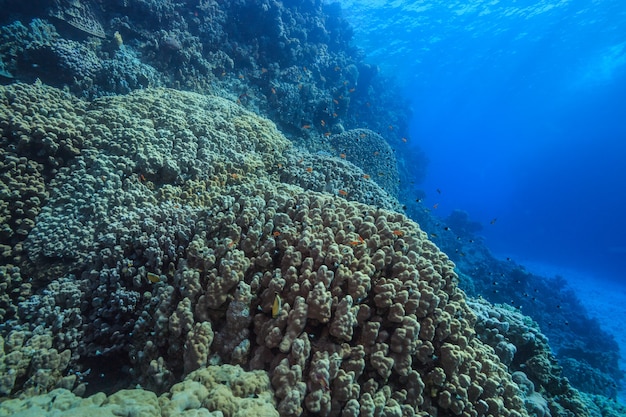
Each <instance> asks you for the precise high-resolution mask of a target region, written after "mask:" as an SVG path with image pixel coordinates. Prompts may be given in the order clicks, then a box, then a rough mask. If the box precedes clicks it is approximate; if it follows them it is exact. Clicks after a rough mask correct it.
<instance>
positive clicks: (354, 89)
mask: <svg viewBox="0 0 626 417" xmlns="http://www.w3.org/2000/svg"><path fill="white" fill-rule="evenodd" d="M355 91H356V88H354V87H352V88H351V89H349V90H348V93H354V92H355Z"/></svg>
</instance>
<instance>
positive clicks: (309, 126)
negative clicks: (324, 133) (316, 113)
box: [302, 125, 311, 129]
mask: <svg viewBox="0 0 626 417" xmlns="http://www.w3.org/2000/svg"><path fill="white" fill-rule="evenodd" d="M310 128H311V125H302V129H310Z"/></svg>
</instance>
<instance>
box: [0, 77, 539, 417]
mask: <svg viewBox="0 0 626 417" xmlns="http://www.w3.org/2000/svg"><path fill="white" fill-rule="evenodd" d="M1 91H2V94H1V95H0V104H1V109H2V110H1V111H2V112H3V117H2V120H3V122H2V125H1V126H2V140H3V142H4V143H5V144H6V145H7V146H11V147H12V148H11V149H13V152H14V153H15V154H16V156H17V157H22V156H24V157H31V158H33V159H34V160H36V161H37V162H38V163H41V164H42V165H43V167H42V168H43V171H42V172H45V173H46V175H45V177H44V183H45V189H46V191H47V192H48V193H49V197H48V199H47V201H46V204H45V205H44V206H43V207H42V209H41V212H40V213H39V214H38V216H37V217H36V221H35V224H34V226H33V227H32V228H31V229H30V230H29V233H28V235H27V236H26V237H25V240H24V247H25V251H26V254H27V255H25V256H22V257H20V258H18V259H13V261H14V262H15V263H16V264H17V265H18V266H19V267H20V270H21V271H22V275H24V271H28V274H29V276H32V277H33V282H32V288H31V290H30V291H31V293H32V295H28V296H27V297H26V299H25V300H24V301H23V302H19V303H18V313H17V317H16V318H15V320H14V321H13V322H12V323H11V326H12V327H14V328H23V329H24V330H25V331H33V330H34V328H35V326H39V329H41V328H43V329H53V330H54V334H55V335H58V336H55V338H54V340H53V341H52V345H51V346H50V345H46V348H47V349H56V350H57V351H62V352H68V351H69V353H63V355H65V356H64V358H67V357H69V364H68V368H67V371H65V372H66V373H74V376H75V379H76V385H77V388H80V387H81V385H80V383H81V382H83V381H85V382H95V378H96V376H97V377H100V376H101V377H103V378H104V380H98V382H99V383H100V384H101V385H106V383H108V384H109V386H110V385H113V383H114V381H107V378H112V377H113V373H112V372H113V370H112V369H111V366H110V364H111V363H116V364H120V366H119V368H120V369H122V370H123V369H126V372H125V376H124V378H126V380H125V382H126V383H127V386H130V385H132V384H137V383H141V384H142V385H143V386H145V387H148V388H151V389H154V390H157V391H159V392H167V391H168V390H174V391H171V393H172V396H171V397H169V398H171V400H172V401H174V397H175V395H176V394H175V392H177V391H176V390H177V389H178V388H176V387H177V386H178V385H177V384H178V383H180V381H181V380H183V378H184V377H185V376H186V375H189V376H191V375H194V372H202V370H203V369H204V367H206V366H210V365H212V364H237V365H240V366H242V367H244V368H245V369H246V370H258V371H262V373H264V372H269V375H271V377H270V381H271V386H272V388H273V390H274V399H275V401H276V404H277V410H278V412H279V413H280V415H281V416H301V415H321V416H331V415H339V414H342V415H345V416H357V415H361V416H379V415H387V416H391V415H393V416H413V415H420V416H426V415H463V416H479V415H485V416H486V415H494V416H495V415H499V416H525V415H527V414H526V411H525V409H524V406H523V402H522V399H521V397H520V396H519V390H518V386H517V385H516V384H514V383H513V382H512V380H511V376H510V375H509V373H508V371H507V369H506V367H505V366H504V365H503V364H502V363H501V362H500V360H499V358H498V357H497V356H496V355H495V354H494V352H493V350H492V349H491V348H490V347H488V346H487V345H485V344H483V343H482V342H481V341H480V340H479V339H478V338H477V337H476V336H475V333H474V329H473V324H474V321H475V316H474V314H473V313H472V311H471V310H470V309H469V307H468V306H467V304H466V302H465V296H464V294H463V293H462V292H461V291H460V290H459V289H458V288H457V276H456V274H455V272H454V270H453V268H454V265H453V264H452V263H451V262H450V261H449V259H448V258H447V257H446V255H444V254H443V253H441V252H440V251H439V250H438V249H437V247H436V246H435V245H434V244H432V243H431V242H430V241H429V240H428V239H427V236H426V234H425V233H424V232H422V231H421V230H420V228H419V226H418V225H417V224H415V223H414V222H412V221H411V220H409V219H408V218H406V217H405V216H404V215H402V214H399V213H396V212H393V211H389V210H386V209H383V208H378V207H375V206H372V205H367V204H364V203H361V202H356V201H349V200H348V199H347V198H345V197H347V196H345V195H335V194H331V193H320V192H314V191H310V190H305V189H303V188H301V187H300V186H297V185H293V184H288V183H285V182H281V180H282V181H289V179H290V177H289V176H288V175H287V176H285V175H281V169H283V168H285V169H287V168H288V169H290V170H291V169H293V167H292V166H290V165H291V164H294V163H295V164H297V163H298V162H297V161H295V162H292V161H293V160H294V158H293V157H292V155H293V152H294V151H293V149H291V148H290V146H289V142H288V141H287V140H286V139H285V138H284V137H283V136H282V135H281V134H280V133H279V132H278V131H277V130H276V128H275V126H274V125H273V124H272V123H271V122H268V121H267V120H263V119H261V118H259V117H257V116H255V115H253V114H252V113H249V112H247V111H245V110H243V109H241V108H240V107H239V106H238V105H236V104H235V103H231V102H229V101H226V100H224V99H220V98H216V97H204V96H199V95H196V94H192V93H184V92H178V91H173V90H166V89H156V90H151V89H148V90H144V91H138V92H135V93H133V94H131V95H128V96H123V97H111V98H102V99H98V100H96V101H94V102H91V103H85V102H76V101H72V99H69V98H68V97H66V96H64V95H63V94H62V93H60V92H58V91H57V90H53V89H51V88H48V87H44V86H42V85H33V86H27V85H23V84H18V85H13V86H8V87H2V90H1ZM50 109H54V111H51V110H50ZM59 109H62V110H59ZM68 121H71V125H67V127H66V129H64V130H62V131H61V132H59V131H57V130H56V129H57V128H58V127H59V126H60V124H61V123H66V124H67V123H70V122H68ZM33 132H39V133H37V134H36V135H35V134H33ZM52 133H54V134H52ZM41 142H45V143H47V144H48V146H47V147H45V148H43V149H40V151H37V148H38V144H39V143H41ZM69 145H72V146H71V147H70V146H69ZM62 149H65V151H63V152H61V150H62ZM281 167H283V168H281ZM341 167H342V169H343V170H346V171H350V170H352V171H354V173H355V176H356V177H358V176H359V175H362V174H361V172H362V171H360V170H359V169H358V168H356V167H354V166H352V165H351V164H349V163H347V162H345V163H342V165H341ZM319 169H320V170H322V169H324V166H323V165H321V164H320V165H319ZM353 186H354V187H357V186H358V184H357V183H356V182H355V183H354V185H353ZM368 187H373V185H372V184H368ZM355 194H357V195H358V193H357V192H355ZM377 195H383V191H382V190H380V191H377ZM70 282H74V283H75V284H74V285H69V283H70ZM8 285H12V284H10V283H9V284H8ZM63 288H69V289H68V290H67V291H60V289H63ZM9 290H13V288H10V289H9ZM57 294H58V296H56V297H55V295H57ZM4 302H12V301H11V300H5V301H4ZM77 315H78V317H77ZM6 330H7V329H6V327H4V328H3V332H6ZM3 335H4V333H3ZM64 365H65V363H64ZM59 368H60V369H61V370H63V369H65V367H57V368H55V369H59ZM87 368H89V369H91V372H92V374H93V375H94V376H92V377H89V376H87V375H86V373H85V371H86V370H87ZM9 371H10V369H7V368H3V369H1V370H0V372H1V373H3V375H6V374H7V373H8V372H9ZM63 376H64V375H59V372H51V373H49V374H48V375H47V378H48V379H47V381H46V384H45V387H46V390H47V389H52V388H54V387H55V386H64V387H67V385H68V380H67V379H65V380H61V378H62V377H63ZM55 378H56V379H55ZM198 378H200V377H198ZM202 378H204V377H202ZM202 378H200V379H194V380H195V381H196V382H200V384H198V383H189V382H188V385H190V388H189V389H190V390H191V391H193V392H198V393H203V392H204V390H206V389H207V387H206V384H205V383H204V382H203V381H204V380H201V379H202ZM207 378H209V379H210V378H215V377H207ZM187 381H189V380H187ZM122 382H124V381H122ZM61 383H63V384H64V385H61ZM203 384H204V385H203ZM233 384H236V382H231V389H235V388H236V387H233V386H232V385H233ZM201 385H202V386H201ZM84 388H85V387H84V385H83V386H82V389H84ZM216 389H217V388H216ZM239 389H241V390H250V391H249V392H248V391H246V392H247V394H245V396H248V395H256V394H255V393H256V392H257V390H264V389H265V388H254V387H253V388H250V387H245V386H242V387H239ZM194 390H195V391H194ZM20 391H21V388H20V387H19V384H18V386H14V387H13V388H11V392H12V393H16V392H20ZM187 400H189V401H195V400H193V398H191V399H185V401H187ZM212 401H213V400H212ZM214 401H218V399H217V398H216V399H215V400H214ZM196 402H197V401H196ZM209 403H211V402H210V401H209V402H207V404H209ZM183 408H184V407H183ZM162 411H163V408H162ZM226 414H227V412H225V415H226Z"/></svg>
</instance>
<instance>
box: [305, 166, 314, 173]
mask: <svg viewBox="0 0 626 417" xmlns="http://www.w3.org/2000/svg"><path fill="white" fill-rule="evenodd" d="M305 171H306V172H313V168H312V167H306V169H305Z"/></svg>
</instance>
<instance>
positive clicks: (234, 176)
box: [230, 172, 239, 180]
mask: <svg viewBox="0 0 626 417" xmlns="http://www.w3.org/2000/svg"><path fill="white" fill-rule="evenodd" d="M230 177H231V178H232V179H234V180H238V179H239V174H237V173H236V172H233V173H232V174H230Z"/></svg>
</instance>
